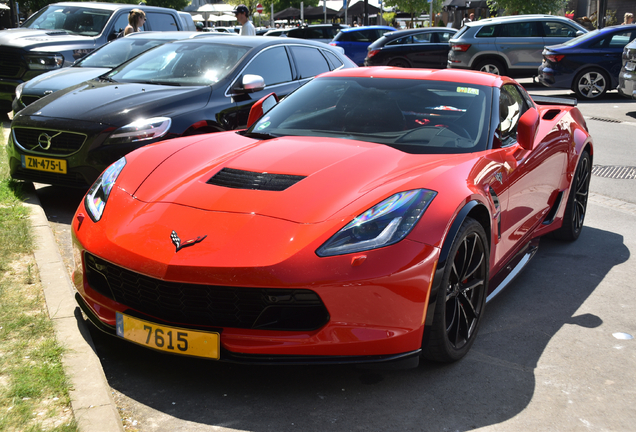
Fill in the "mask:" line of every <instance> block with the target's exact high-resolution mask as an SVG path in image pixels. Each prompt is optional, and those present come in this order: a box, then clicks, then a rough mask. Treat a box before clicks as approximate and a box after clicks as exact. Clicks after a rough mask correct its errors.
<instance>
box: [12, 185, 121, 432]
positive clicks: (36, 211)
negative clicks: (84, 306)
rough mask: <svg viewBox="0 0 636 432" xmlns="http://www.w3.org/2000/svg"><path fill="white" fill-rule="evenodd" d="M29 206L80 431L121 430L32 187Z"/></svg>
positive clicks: (106, 386)
mask: <svg viewBox="0 0 636 432" xmlns="http://www.w3.org/2000/svg"><path fill="white" fill-rule="evenodd" d="M24 205H25V206H26V207H28V208H29V209H30V211H31V215H30V218H31V224H32V226H33V234H34V240H35V244H36V249H35V252H34V255H35V261H36V263H37V266H38V271H39V274H40V280H41V281H42V287H43V291H44V297H45V299H46V306H47V308H48V312H49V317H50V318H51V320H52V321H53V325H54V328H55V333H56V336H57V340H58V342H59V343H60V344H61V345H62V346H63V347H65V348H66V350H67V351H66V353H65V354H64V357H63V359H62V363H63V365H64V370H65V371H66V374H67V376H68V377H69V379H70V382H71V386H72V389H71V391H70V396H71V406H72V408H73V413H74V416H75V420H76V421H77V424H78V426H79V430H80V431H82V432H123V430H124V427H123V424H122V421H121V418H120V416H119V413H118V412H117V408H116V407H115V403H114V401H113V399H112V396H111V389H110V386H109V385H108V382H107V381H106V376H105V375H104V371H103V370H102V365H101V363H100V361H99V358H98V357H97V354H96V353H95V348H94V346H93V341H92V339H91V335H90V333H89V331H88V328H87V323H86V322H85V321H84V318H83V317H82V314H81V312H80V309H79V307H78V306H77V303H76V302H75V298H74V294H75V290H74V288H73V285H72V283H71V280H70V278H69V275H68V272H67V270H66V267H65V266H64V261H63V260H62V256H61V255H60V252H59V250H58V247H57V243H56V242H55V238H54V236H53V232H52V231H51V227H50V225H49V221H48V220H47V218H46V215H45V214H44V210H43V209H42V207H41V206H40V201H39V200H38V197H37V195H36V194H35V192H34V191H32V192H30V193H28V194H27V197H26V200H25V204H24Z"/></svg>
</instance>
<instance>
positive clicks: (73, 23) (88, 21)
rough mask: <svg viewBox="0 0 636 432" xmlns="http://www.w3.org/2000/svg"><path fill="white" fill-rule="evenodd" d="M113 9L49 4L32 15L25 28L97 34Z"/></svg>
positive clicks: (87, 34) (24, 25)
mask: <svg viewBox="0 0 636 432" xmlns="http://www.w3.org/2000/svg"><path fill="white" fill-rule="evenodd" d="M111 14H112V11H106V10H100V9H90V8H86V7H83V6H64V7H62V6H56V5H49V6H47V7H45V8H44V9H42V10H40V11H39V12H37V13H36V14H35V15H33V16H31V17H30V18H29V19H28V20H26V21H25V22H24V24H23V25H22V27H23V28H25V27H26V28H31V29H45V30H66V32H68V33H70V34H76V35H81V36H96V35H98V34H100V33H101V32H102V30H103V29H104V26H105V25H106V23H107V22H108V18H110V16H111Z"/></svg>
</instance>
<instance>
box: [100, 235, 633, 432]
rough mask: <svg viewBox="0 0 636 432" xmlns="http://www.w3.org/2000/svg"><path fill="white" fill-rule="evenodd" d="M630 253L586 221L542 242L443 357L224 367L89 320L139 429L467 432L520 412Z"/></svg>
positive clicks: (591, 320) (595, 320) (595, 322)
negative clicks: (460, 343)
mask: <svg viewBox="0 0 636 432" xmlns="http://www.w3.org/2000/svg"><path fill="white" fill-rule="evenodd" d="M628 258H629V251H628V249H627V248H626V247H625V245H624V244H623V238H622V236H620V235H617V234H615V233H612V232H608V231H602V230H598V229H594V228H589V227H586V228H585V229H584V231H583V234H582V235H581V237H580V238H579V240H578V241H577V242H575V243H561V242H557V241H553V240H550V239H543V240H542V241H541V246H540V248H539V252H538V253H537V255H536V256H535V258H534V259H533V261H532V262H531V263H530V265H529V266H528V267H527V268H526V270H525V271H524V272H522V274H521V275H520V276H519V277H518V278H517V280H516V281H515V282H514V283H513V284H512V285H511V286H510V287H509V288H508V290H506V291H504V292H503V293H501V294H500V295H499V296H498V297H497V298H495V299H494V300H493V301H492V302H490V303H489V304H488V306H487V308H486V310H487V312H486V316H485V318H484V322H483V323H482V327H481V329H480V333H479V335H478V337H477V340H476V342H475V345H474V346H473V348H472V350H471V352H470V353H469V354H468V355H467V357H465V358H464V359H463V360H461V361H459V362H457V363H454V364H451V365H440V364H434V363H422V364H420V366H419V368H417V369H411V370H404V371H382V370H380V371H377V370H374V371H368V370H362V369H358V368H356V367H353V366H312V367H300V366H295V367H290V366H287V367H264V366H246V365H234V364H226V363H215V362H210V361H203V360H198V359H188V358H180V357H176V356H169V355H164V354H161V353H156V352H151V351H148V350H146V349H143V348H140V347H137V346H135V345H132V344H129V343H125V342H123V341H121V340H119V339H116V338H113V337H110V336H107V335H104V334H102V333H100V332H99V331H97V330H95V329H94V328H93V327H92V326H91V333H92V336H93V340H94V342H95V345H96V346H97V351H98V353H99V356H100V359H101V361H102V364H103V368H104V372H105V374H106V377H107V379H108V382H109V384H110V385H111V387H112V388H114V389H115V390H117V391H118V392H120V393H122V394H123V395H124V396H125V397H128V398H131V399H134V400H135V401H137V402H139V403H140V404H143V405H145V406H146V407H148V409H149V411H150V414H149V415H148V414H147V415H146V417H147V418H145V419H144V420H141V421H142V422H149V421H152V422H153V426H151V425H148V424H146V425H145V426H146V427H148V428H149V429H147V430H155V431H159V430H160V431H163V430H166V431H168V430H173V429H172V427H173V426H174V425H173V424H171V418H172V417H174V418H176V419H179V421H183V420H185V421H188V422H193V423H197V424H199V425H192V430H200V429H199V428H200V427H203V426H204V425H210V426H212V425H214V426H222V427H229V428H232V429H239V430H250V431H281V430H290V429H297V430H303V431H324V430H331V431H336V430H338V431H339V430H347V431H348V430H410V429H413V430H422V428H424V429H425V430H440V431H441V430H467V429H473V428H478V427H481V426H486V425H491V424H497V423H500V422H503V421H505V420H508V419H510V418H512V417H514V416H515V415H517V414H519V413H520V412H521V411H522V410H524V408H525V407H526V406H527V405H528V403H529V402H530V401H531V400H532V397H533V393H534V389H535V368H536V367H537V363H538V361H539V359H540V358H541V356H542V354H543V352H544V350H545V348H546V346H547V344H548V343H549V342H550V340H551V338H552V337H553V336H554V335H555V334H556V333H557V332H558V331H559V330H560V329H561V328H562V327H564V326H566V325H576V326H581V327H583V328H586V329H593V328H596V327H598V326H600V325H601V324H602V320H601V319H600V318H599V317H597V316H595V315H592V314H581V315H575V314H576V311H577V310H578V309H579V307H580V306H581V305H582V304H583V302H585V301H586V299H587V298H588V297H589V296H590V294H591V293H592V292H594V290H595V289H596V287H597V286H598V284H599V283H600V282H601V281H602V280H603V278H604V277H605V276H606V275H607V274H608V272H609V271H610V270H611V269H612V268H613V267H614V266H616V265H618V264H620V263H623V262H625V261H626V260H627V259H628ZM123 414H124V415H125V413H123ZM139 415H140V416H142V417H143V415H141V414H139ZM139 426H140V427H141V426H142V425H141V424H140V425H139ZM182 427H184V426H183V423H180V426H179V430H182V429H181V428H182ZM141 430H144V429H143V428H142V429H141ZM184 430H190V429H187V428H186V429H184Z"/></svg>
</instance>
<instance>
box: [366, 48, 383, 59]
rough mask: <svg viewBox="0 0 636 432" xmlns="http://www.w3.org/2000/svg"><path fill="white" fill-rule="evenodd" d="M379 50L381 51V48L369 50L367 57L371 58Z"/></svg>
mask: <svg viewBox="0 0 636 432" xmlns="http://www.w3.org/2000/svg"><path fill="white" fill-rule="evenodd" d="M379 52H380V50H371V51H369V52H368V53H367V58H371V57H373V56H374V55H376V54H377V53H379Z"/></svg>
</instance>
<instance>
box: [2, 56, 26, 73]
mask: <svg viewBox="0 0 636 432" xmlns="http://www.w3.org/2000/svg"><path fill="white" fill-rule="evenodd" d="M21 64H22V61H21V57H20V55H19V54H16V53H11V52H0V77H2V78H20V77H21V76H22V73H23V71H22V67H21Z"/></svg>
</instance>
